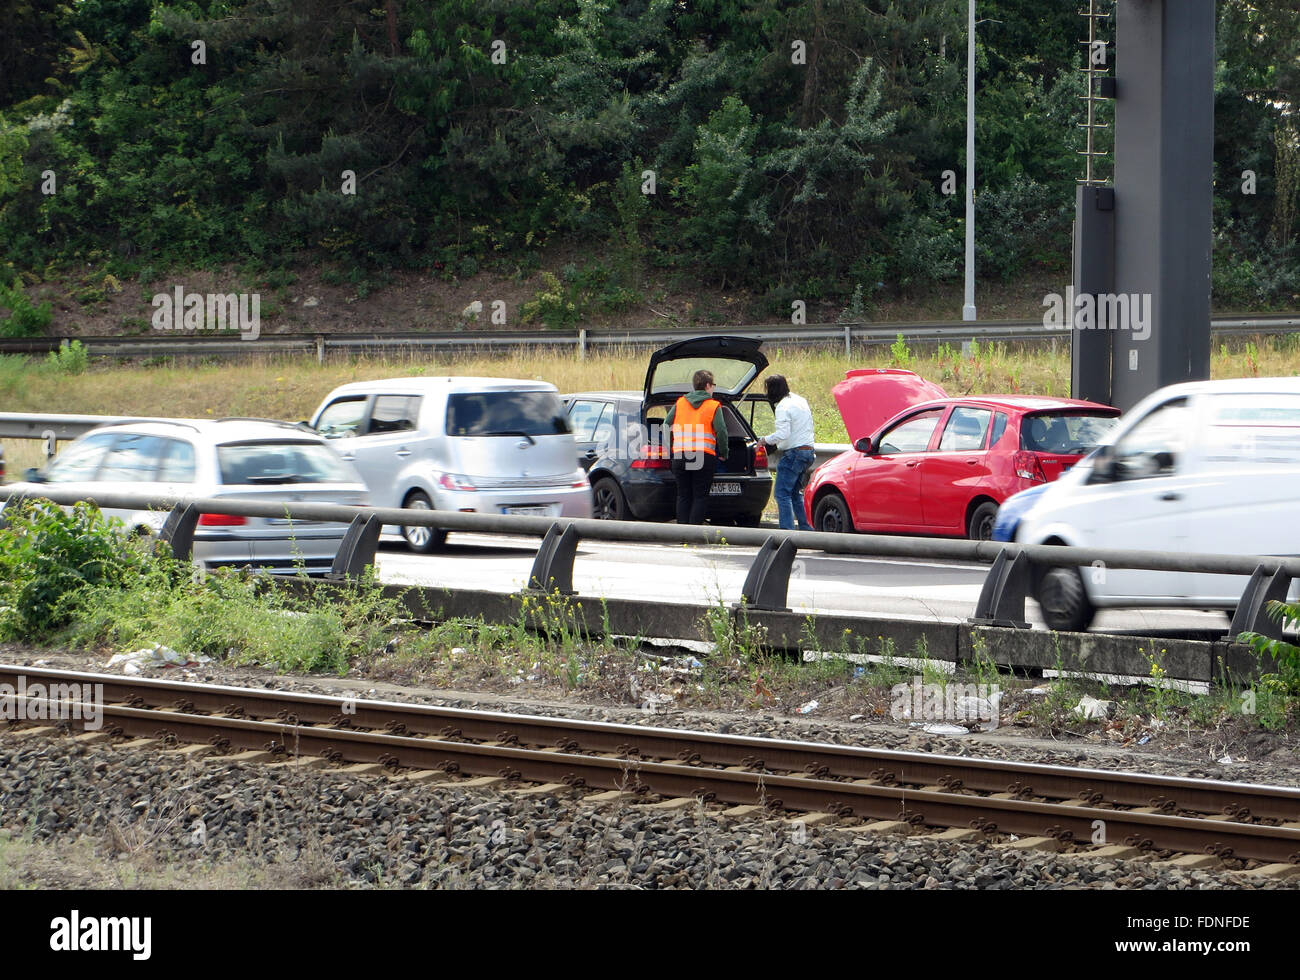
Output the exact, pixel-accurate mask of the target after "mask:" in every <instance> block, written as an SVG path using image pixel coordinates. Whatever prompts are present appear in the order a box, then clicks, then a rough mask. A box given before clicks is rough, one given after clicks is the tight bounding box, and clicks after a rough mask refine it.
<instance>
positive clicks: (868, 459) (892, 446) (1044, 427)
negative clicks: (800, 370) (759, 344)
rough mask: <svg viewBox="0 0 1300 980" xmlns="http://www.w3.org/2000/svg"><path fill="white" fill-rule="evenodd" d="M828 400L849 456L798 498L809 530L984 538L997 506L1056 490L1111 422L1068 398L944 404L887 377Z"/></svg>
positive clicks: (909, 376)
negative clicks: (1039, 488)
mask: <svg viewBox="0 0 1300 980" xmlns="http://www.w3.org/2000/svg"><path fill="white" fill-rule="evenodd" d="M833 394H834V395H835V402H836V404H837V405H838V406H839V409H840V414H841V415H842V416H843V417H844V424H845V426H846V428H847V429H848V432H849V438H851V439H852V440H853V449H851V450H849V451H848V452H844V453H840V455H838V456H836V457H835V458H834V459H832V460H830V461H829V462H827V463H825V464H824V465H823V466H821V467H820V468H819V469H818V470H817V472H816V473H814V474H813V477H812V479H811V480H810V481H809V483H808V487H807V489H806V490H805V491H804V508H805V509H806V511H807V513H808V518H809V520H810V521H811V522H812V524H813V527H815V528H816V529H817V530H819V531H878V532H886V533H892V534H933V535H943V536H947V537H969V538H976V539H987V538H989V537H991V536H992V533H993V519H994V517H995V516H996V514H997V511H998V506H999V505H1000V504H1001V503H1002V501H1004V500H1006V499H1007V498H1008V497H1010V496H1011V495H1012V494H1014V493H1019V492H1020V491H1021V490H1025V489H1027V488H1029V487H1031V486H1033V485H1034V484H1037V483H1050V482H1052V481H1053V480H1055V479H1056V478H1057V477H1059V476H1060V475H1061V474H1062V473H1063V472H1065V471H1066V470H1067V469H1069V468H1070V467H1071V466H1073V465H1074V464H1075V463H1077V462H1078V461H1079V460H1080V459H1082V458H1083V457H1084V456H1085V455H1086V454H1087V453H1089V452H1091V450H1092V449H1093V447H1094V446H1096V445H1097V444H1098V442H1099V441H1100V440H1101V439H1102V437H1103V436H1104V435H1105V434H1106V433H1107V432H1108V431H1109V430H1110V428H1111V427H1112V426H1113V425H1114V424H1115V420H1116V419H1117V418H1118V417H1119V414H1120V413H1119V410H1118V409H1116V408H1111V407H1110V406H1108V405H1101V404H1098V403H1097V402H1087V401H1079V400H1077V399H1073V398H1039V397H1034V396H1028V395H984V396H979V397H972V398H950V397H948V395H947V393H946V392H945V391H944V390H943V389H942V388H940V387H939V386H938V385H935V384H932V383H931V382H929V381H926V380H925V379H924V378H922V377H920V376H918V375H916V374H914V373H913V372H911V371H901V370H894V369H882V370H862V371H850V372H848V375H847V377H846V378H845V380H844V381H841V382H840V383H839V384H837V385H836V386H835V388H834V390H833Z"/></svg>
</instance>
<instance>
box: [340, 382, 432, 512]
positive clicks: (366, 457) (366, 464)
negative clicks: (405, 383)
mask: <svg viewBox="0 0 1300 980" xmlns="http://www.w3.org/2000/svg"><path fill="white" fill-rule="evenodd" d="M420 402H421V397H420V396H419V395H410V394H380V395H375V397H374V401H373V402H372V403H371V405H370V409H369V412H368V413H367V417H366V419H365V424H364V427H363V429H362V431H360V432H359V433H358V435H357V437H356V438H355V439H353V440H351V442H350V443H349V445H348V449H350V450H351V452H352V454H353V455H354V456H355V457H356V459H355V461H350V462H353V465H355V466H356V468H357V469H358V470H359V471H360V472H361V475H362V476H363V477H364V478H365V481H366V486H367V487H368V488H369V489H370V493H371V499H372V501H373V503H374V505H375V506H376V507H400V506H401V504H402V502H401V500H399V499H398V496H399V494H400V491H401V488H402V487H403V486H404V482H405V481H404V480H403V471H404V470H405V469H406V467H407V465H408V463H409V461H410V460H411V458H412V457H413V456H414V454H415V453H416V451H417V450H418V449H419V448H420V447H419V442H418V440H419V439H421V434H420V432H419V424H420ZM343 458H344V459H347V456H346V455H345V456H344V457H343Z"/></svg>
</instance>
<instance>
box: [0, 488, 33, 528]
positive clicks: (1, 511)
mask: <svg viewBox="0 0 1300 980" xmlns="http://www.w3.org/2000/svg"><path fill="white" fill-rule="evenodd" d="M26 499H27V494H25V493H16V494H14V495H13V496H12V497H10V498H9V499H7V500H6V501H5V502H4V503H2V504H0V531H2V530H4V529H5V528H7V527H8V526H9V518H8V517H6V516H5V511H6V510H7V509H8V508H10V507H12V508H13V509H14V510H15V511H17V510H18V508H19V507H21V506H22V503H23V501H24V500H26Z"/></svg>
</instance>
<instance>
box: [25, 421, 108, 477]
mask: <svg viewBox="0 0 1300 980" xmlns="http://www.w3.org/2000/svg"><path fill="white" fill-rule="evenodd" d="M117 435H118V434H117V433H116V432H104V433H100V434H98V435H93V436H86V437H85V438H84V439H78V440H77V441H76V442H74V443H73V444H72V445H71V446H69V447H68V448H67V449H65V450H64V451H63V452H61V453H59V455H58V456H56V457H54V459H52V460H50V462H49V463H48V464H46V466H45V469H44V470H42V471H41V476H43V477H44V478H45V479H46V480H47V481H48V482H50V483H81V482H84V481H86V480H93V479H94V478H95V473H96V471H97V470H98V469H99V464H100V463H101V462H103V460H104V453H105V452H107V451H108V447H109V446H110V445H111V444H112V442H113V440H114V439H116V438H117Z"/></svg>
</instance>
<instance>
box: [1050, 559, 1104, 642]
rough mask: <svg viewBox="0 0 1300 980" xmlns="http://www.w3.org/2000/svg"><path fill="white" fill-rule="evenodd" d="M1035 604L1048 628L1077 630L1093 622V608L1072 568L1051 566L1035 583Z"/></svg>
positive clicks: (1072, 631)
mask: <svg viewBox="0 0 1300 980" xmlns="http://www.w3.org/2000/svg"><path fill="white" fill-rule="evenodd" d="M1036 598H1037V599H1038V605H1039V606H1040V607H1042V610H1043V622H1045V623H1046V624H1047V626H1048V628H1049V629H1054V630H1065V631H1068V632H1071V633H1079V632H1082V631H1083V630H1086V629H1087V628H1088V625H1089V624H1090V623H1091V622H1092V617H1093V615H1094V610H1093V608H1092V603H1091V602H1090V601H1088V592H1087V590H1086V589H1085V588H1084V587H1083V579H1081V578H1080V577H1079V571H1078V569H1075V568H1053V569H1051V570H1050V571H1048V572H1047V573H1046V574H1045V575H1044V576H1043V578H1042V580H1041V581H1040V582H1039V583H1038V590H1037V596H1036Z"/></svg>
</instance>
